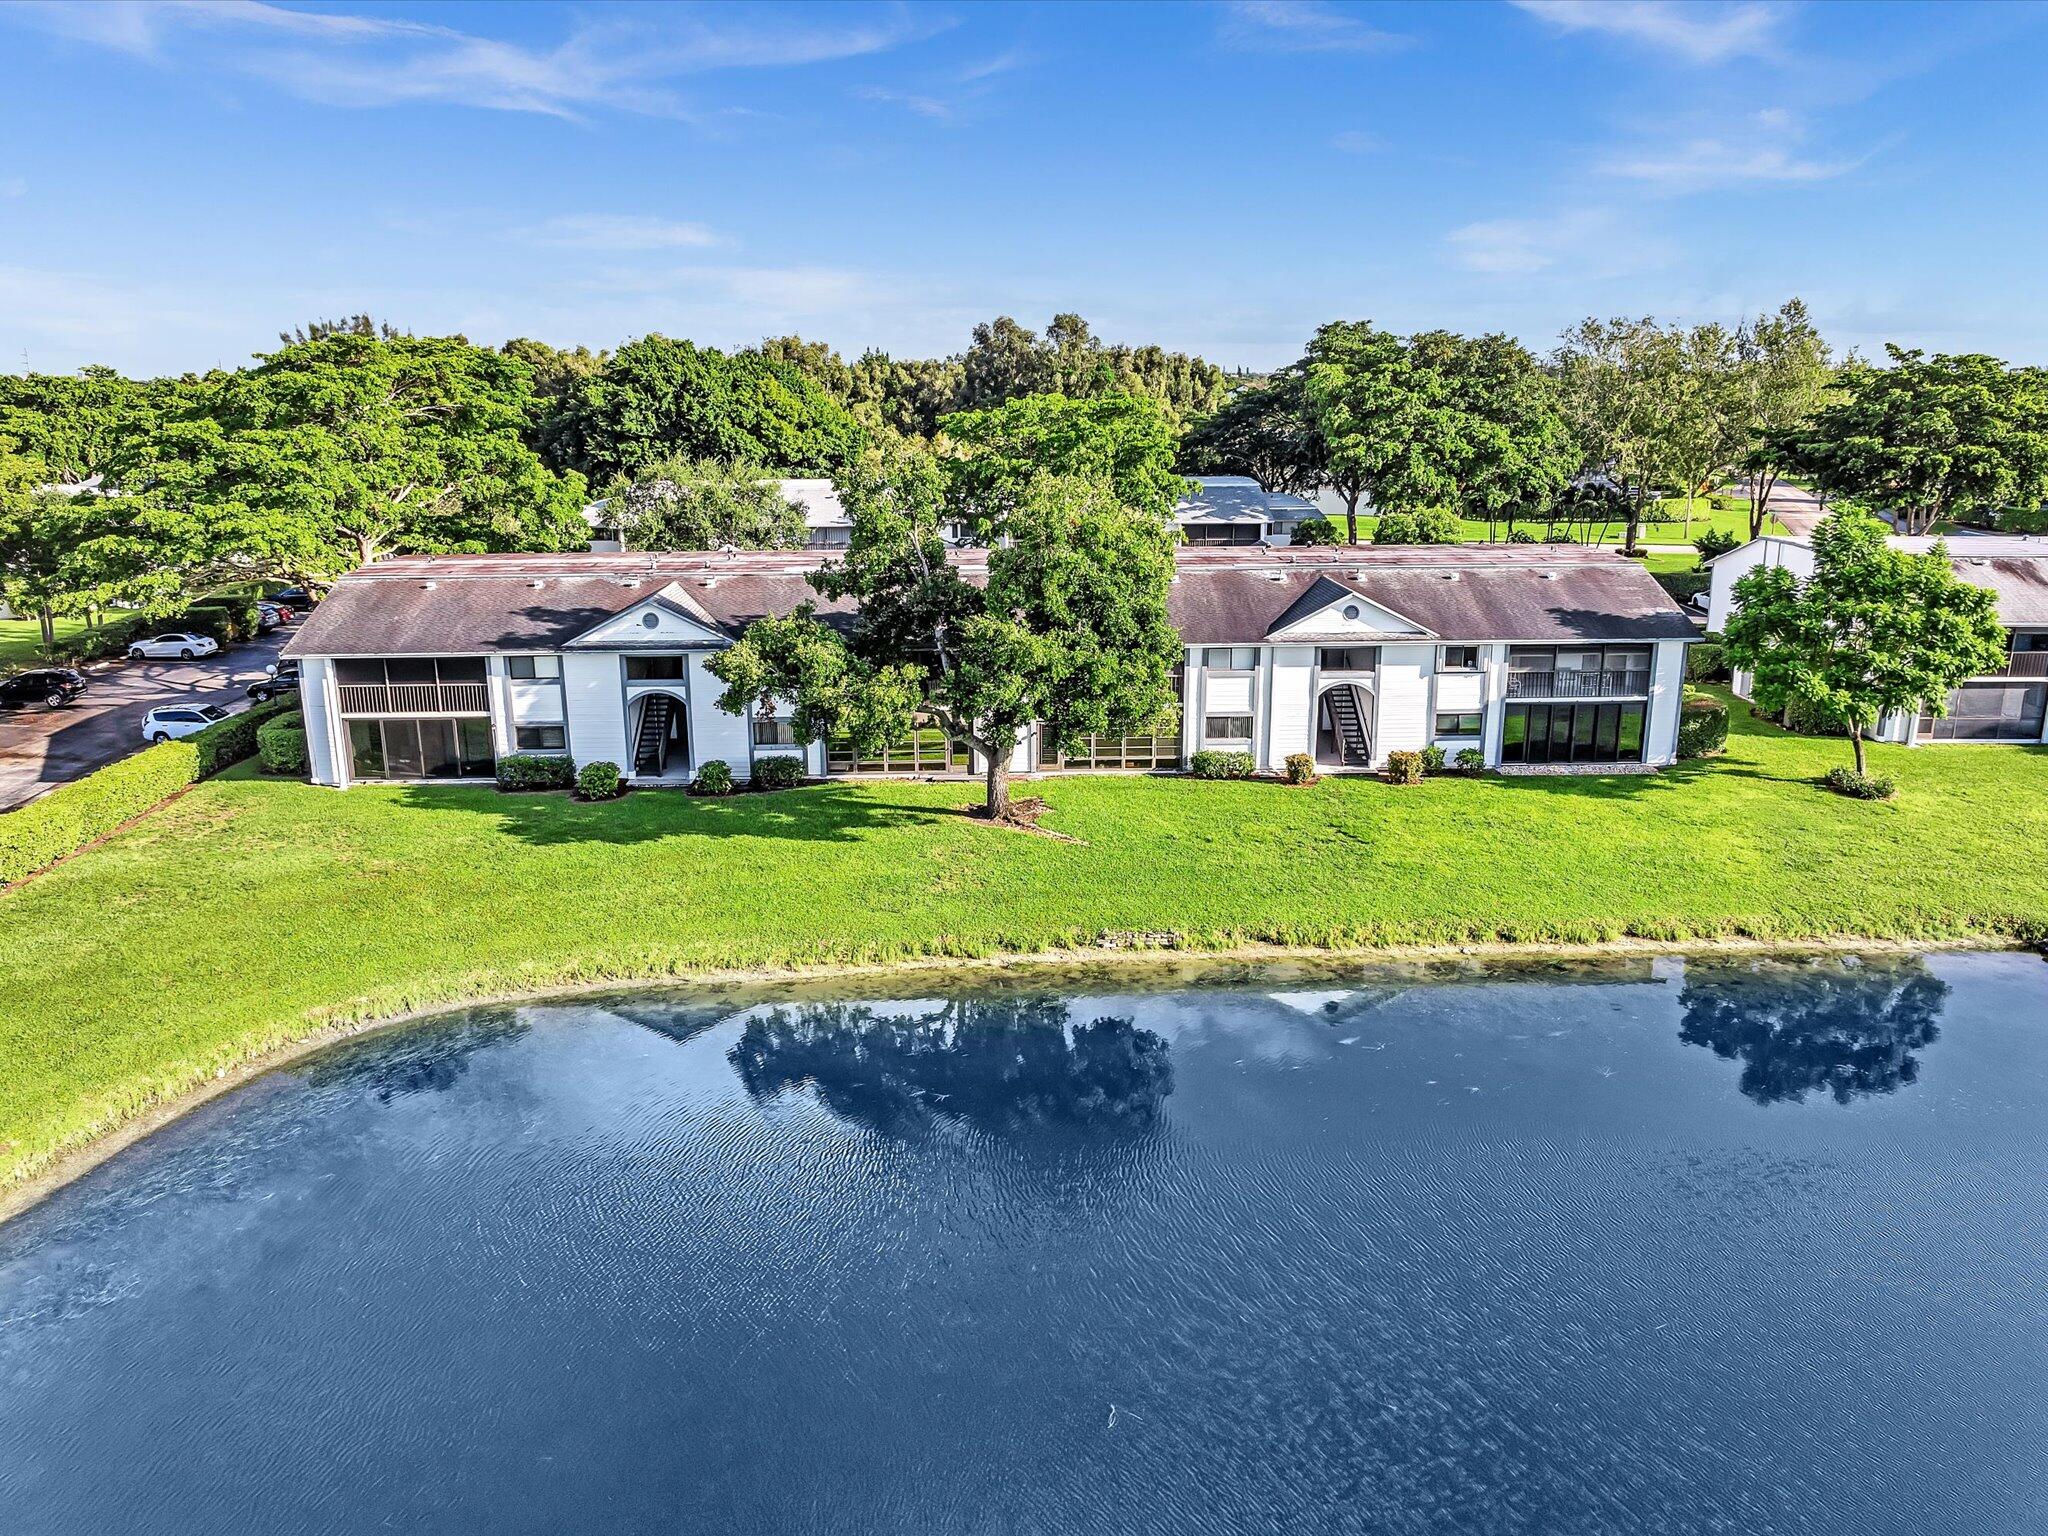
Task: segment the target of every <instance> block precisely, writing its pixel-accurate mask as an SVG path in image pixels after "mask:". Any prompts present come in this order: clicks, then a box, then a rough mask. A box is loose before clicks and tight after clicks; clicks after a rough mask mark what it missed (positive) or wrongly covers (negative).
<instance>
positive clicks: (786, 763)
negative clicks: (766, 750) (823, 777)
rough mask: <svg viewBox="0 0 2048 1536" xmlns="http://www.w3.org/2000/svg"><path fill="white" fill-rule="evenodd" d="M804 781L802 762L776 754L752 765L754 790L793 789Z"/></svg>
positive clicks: (800, 759) (797, 758) (798, 758)
mask: <svg viewBox="0 0 2048 1536" xmlns="http://www.w3.org/2000/svg"><path fill="white" fill-rule="evenodd" d="M803 781H804V760H803V759H802V758H800V757H790V756H787V755H785V754H782V753H777V754H776V755H775V756H773V757H764V758H762V759H761V760H760V761H759V762H758V763H756V764H754V788H756V789H795V788H796V787H797V785H799V784H801V783H803Z"/></svg>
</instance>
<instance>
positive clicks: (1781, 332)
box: [1734, 299, 1834, 539]
mask: <svg viewBox="0 0 2048 1536" xmlns="http://www.w3.org/2000/svg"><path fill="white" fill-rule="evenodd" d="M1735 354H1736V366H1735V397H1736V403H1737V416H1736V420H1735V433H1734V446H1735V462H1736V464H1737V465H1738V466H1739V467H1740V468H1741V469H1742V471H1743V472H1744V473H1745V474H1747V475H1748V476H1749V488H1750V503H1749V536H1750V537H1751V538H1752V539H1760V538H1762V537H1763V536H1764V527H1765V525H1766V523H1767V522H1768V520H1769V518H1770V507H1771V492H1772V491H1774V490H1776V489H1777V485H1778V480H1779V477H1780V476H1781V475H1782V474H1783V473H1784V471H1785V468H1786V457H1785V454H1784V452H1783V451H1782V450H1783V445H1784V443H1785V441H1786V439H1787V437H1788V435H1789V436H1791V437H1794V438H1796V437H1797V436H1798V434H1799V433H1801V432H1802V431H1803V430H1804V429H1805V427H1806V424H1807V423H1808V422H1809V421H1811V420H1812V419H1813V415H1814V413H1815V412H1816V411H1818V410H1819V409H1820V407H1821V405H1822V404H1823V402H1824V401H1825V400H1826V398H1827V392H1828V383H1829V381H1830V379H1832V378H1833V376H1834V366H1833V364H1832V362H1831V361H1830V360H1829V355H1828V344H1827V342H1826V340H1825V339H1824V338H1823V337H1822V336H1821V334H1820V332H1819V331H1818V330H1816V329H1815V328H1814V324H1813V321H1812V320H1811V319H1810V318H1808V316H1807V313H1806V305H1805V304H1804V303H1802V302H1801V301H1800V300H1798V299H1791V300H1788V301H1787V302H1786V303H1785V304H1783V305H1782V306H1780V308H1779V310H1778V312H1777V313H1776V314H1775V315H1759V316H1757V317H1756V318H1755V319H1754V320H1746V321H1744V322H1743V324H1742V326H1741V328H1740V329H1739V330H1737V331H1736V333H1735Z"/></svg>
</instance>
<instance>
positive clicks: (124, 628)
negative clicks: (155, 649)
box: [50, 615, 147, 663]
mask: <svg viewBox="0 0 2048 1536" xmlns="http://www.w3.org/2000/svg"><path fill="white" fill-rule="evenodd" d="M146 622H147V621H146V620H144V619H143V618H142V617H141V616H140V615H137V616H134V617H130V618H122V619H115V620H113V621H111V622H110V623H106V624H102V625H100V627H99V628H97V629H88V630H86V631H84V632H83V633H82V634H77V635H73V636H72V637H71V638H70V639H69V640H60V641H59V642H58V643H57V645H56V646H55V648H54V649H53V650H52V651H51V652H50V657H51V659H52V660H53V661H59V662H72V663H76V662H81V661H99V660H101V659H102V658H103V657H107V656H120V655H123V654H125V653H126V651H127V649H128V644H129V642H130V641H132V640H133V639H134V638H135V637H136V636H137V635H140V634H144V633H147V631H146V630H145V629H144V627H143V626H144V624H145V623H146Z"/></svg>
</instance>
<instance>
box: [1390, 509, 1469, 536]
mask: <svg viewBox="0 0 2048 1536" xmlns="http://www.w3.org/2000/svg"><path fill="white" fill-rule="evenodd" d="M1462 531H1463V530H1462V529H1461V528H1460V526H1459V524H1458V514H1457V513H1455V512H1453V511H1451V509H1450V508H1448V507H1423V508H1421V509H1419V510H1417V511H1414V512H1386V513H1382V514H1381V516H1380V520H1379V521H1378V522H1377V523H1375V524H1373V529H1372V541H1373V543H1375V544H1455V543H1457V542H1458V539H1459V535H1460V534H1461V532H1462Z"/></svg>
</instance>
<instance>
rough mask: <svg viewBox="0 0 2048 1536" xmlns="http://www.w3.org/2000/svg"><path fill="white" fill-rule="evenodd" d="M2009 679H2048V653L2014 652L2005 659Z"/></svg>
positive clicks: (2006, 674) (2006, 673)
mask: <svg viewBox="0 0 2048 1536" xmlns="http://www.w3.org/2000/svg"><path fill="white" fill-rule="evenodd" d="M2004 675H2005V676H2007V677H2048V651H2014V652H2012V653H2011V654H2010V655H2008V656H2007V657H2006V658H2005V674H2004Z"/></svg>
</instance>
